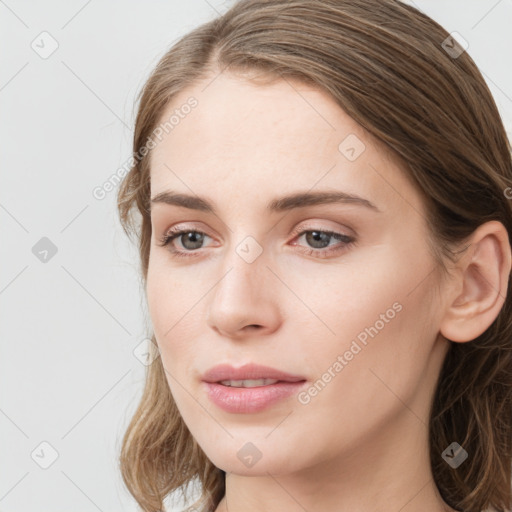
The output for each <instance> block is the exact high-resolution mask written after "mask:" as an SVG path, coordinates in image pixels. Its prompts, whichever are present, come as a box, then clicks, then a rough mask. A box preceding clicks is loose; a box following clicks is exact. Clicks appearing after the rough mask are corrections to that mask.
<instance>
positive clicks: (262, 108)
mask: <svg viewBox="0 0 512 512" xmlns="http://www.w3.org/2000/svg"><path fill="white" fill-rule="evenodd" d="M191 97H193V98H195V100H196V102H197V104H196V106H195V107H194V108H193V109H183V110H184V111H185V110H186V112H188V113H187V114H183V113H182V115H180V116H179V122H178V123H177V124H175V125H174V126H173V127H172V129H170V130H169V131H168V133H165V134H164V135H163V137H162V140H161V141H160V142H158V143H157V145H156V147H154V149H152V151H151V153H150V166H151V193H152V196H154V195H155V194H156V193H160V192H162V191H164V190H166V189H172V190H178V191H181V192H186V193H192V194H193V193H196V194H198V195H201V196H204V195H210V196H211V192H212V191H213V190H218V189H221V190H223V189H226V188H229V189H231V190H233V191H239V196H238V197H240V198H242V197H245V198H247V197H248V194H249V195H251V196H254V195H260V196H261V195H272V196H275V195H276V194H275V192H276V190H277V189H285V188H286V189H289V190H295V189H301V190H303V189H311V188H313V187H319V188H322V189H325V188H335V189H342V190H344V191H346V192H349V193H350V192H352V193H354V194H358V195H361V194H362V193H364V194H366V195H372V196H373V197H375V198H377V197H383V196H387V197H388V198H389V199H391V200H393V198H392V196H393V195H396V193H397V192H396V187H398V188H403V187H404V186H405V187H407V186H408V184H407V183H404V181H405V180H404V176H400V175H398V174H397V171H398V165H397V163H396V162H395V161H392V159H391V157H390V152H389V151H386V150H385V149H384V148H385V146H384V145H383V144H381V143H379V142H378V141H377V140H376V139H375V138H374V137H372V136H371V135H370V134H369V133H368V132H366V130H364V129H363V127H361V126H360V125H359V124H358V123H357V122H356V121H354V120H353V119H352V118H351V117H350V116H348V115H347V114H346V112H345V111H344V110H343V109H342V108H341V107H340V106H339V105H338V104H337V103H336V102H335V100H334V99H333V98H332V97H331V96H330V95H329V94H327V93H326V92H324V91H322V90H320V89H317V88H314V87H312V86H311V85H306V84H304V83H301V82H298V81H291V80H288V79H287V80H277V81H275V82H273V83H271V84H267V85H260V84H254V83H251V82H249V81H248V80H245V79H243V78H240V77H238V76H234V75H231V74H224V73H223V74H220V75H218V76H216V77H214V78H213V79H212V78H209V79H207V80H204V81H202V82H199V83H197V84H195V85H194V86H191V87H189V88H187V89H186V90H183V91H181V93H180V94H179V95H177V96H175V97H174V98H173V100H172V102H171V104H170V105H169V106H168V107H167V109H166V111H165V112H164V113H162V115H161V118H160V120H161V122H162V123H165V121H166V120H168V119H169V118H170V117H171V116H172V115H173V113H175V114H176V113H177V112H176V111H178V113H179V111H180V108H181V107H182V106H183V105H185V104H186V103H187V99H189V98H191ZM175 117H176V116H175ZM354 156H355V158H354ZM393 168H396V170H395V171H394V173H395V176H393V177H392V178H393V179H392V181H393V182H394V185H395V187H394V188H395V191H393V187H390V186H389V185H388V186H385V185H384V183H383V179H385V177H383V175H382V173H383V172H384V173H385V174H390V173H393ZM397 180H398V182H397ZM267 192H268V194H267ZM409 192H410V191H409ZM231 199H233V197H232V198H231ZM221 200H222V199H221ZM395 200H396V198H395ZM376 201H377V199H376Z"/></svg>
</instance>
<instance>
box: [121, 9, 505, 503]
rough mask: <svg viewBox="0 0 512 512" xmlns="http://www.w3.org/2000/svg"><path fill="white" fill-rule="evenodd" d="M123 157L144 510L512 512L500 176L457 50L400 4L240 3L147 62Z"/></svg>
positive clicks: (135, 434)
mask: <svg viewBox="0 0 512 512" xmlns="http://www.w3.org/2000/svg"><path fill="white" fill-rule="evenodd" d="M133 148H134V153H135V155H134V165H133V167H132V169H131V170H130V172H129V174H128V175H127V176H126V178H125V180H124V181H123V183H122V185H121V188H120V190H119V196H118V204H119V211H120V217H121V221H122V223H123V226H124V229H125V231H126V232H127V233H128V234H132V233H135V234H136V235H137V236H138V243H139V249H140V257H141V273H142V278H143V282H144V285H145V289H146V292H147V299H148V306H149V313H150V316H151V321H152V324H153V325H152V327H153V331H154V332H153V334H152V339H153V341H154V343H155V344H156V346H157V347H158V349H156V348H154V354H153V358H154V361H153V363H152V364H151V365H149V366H148V373H147V380H146V386H145V390H144V394H143V396H142V399H141V402H140V404H139V407H138V409H137V411H136V413H135V415H134V417H133V419H132V421H131V423H130V425H129V427H128V430H127V432H126V433H125V436H124V439H123V446H122V453H121V454H120V463H121V466H120V468H121V472H122V475H123V478H124V481H125V483H126V485H127V487H128V489H129V490H130V492H131V493H132V494H133V496H134V497H135V499H136V500H137V502H138V503H139V505H140V506H141V507H142V509H143V510H144V511H147V512H149V511H155V510H160V509H161V508H162V507H163V500H164V498H165V497H166V496H167V495H168V494H169V493H170V492H171V491H175V490H181V491H184V492H186V490H187V487H188V485H189V484H192V483H199V484H200V492H201V496H200V498H201V499H200V500H199V501H198V502H197V503H196V504H195V507H196V508H194V510H206V511H216V512H224V511H229V512H240V511H244V512H247V511H249V512H251V511H256V510H258V511H261V510H265V511H267V512H274V511H283V510H286V511H302V510H308V511H320V510H321V511H323V512H326V511H345V510H347V511H348V510H350V511H351V512H358V511H363V510H382V511H393V512H394V511H398V510H401V511H403V512H415V511H424V510H429V512H437V511H442V510H460V511H471V512H473V511H481V510H484V509H487V508H492V509H495V510H499V511H505V510H508V509H509V508H510V506H511V503H512V500H511V486H510V481H511V462H512V447H511V428H512V408H511V396H512V391H511V389H512V388H511V386H512V380H511V379H512V355H511V341H510V340H511V337H512V322H511V319H512V316H511V315H512V310H511V300H512V299H511V298H510V294H509V293H508V286H509V277H510V270H511V247H510V242H509V239H510V235H511V233H512V211H511V208H510V201H509V199H508V198H507V197H510V194H507V190H512V189H509V187H510V186H511V184H512V161H511V152H510V146H509V143H508V140H507V138H506V134H505V130H504V127H503V124H502V121H501V119H500V116H499V113H498V110H497V108H496V105H495V103H494V101H493V98H492V96H491V94H490V92H489V90H488V88H487V86H486V84H485V82H484V80H483V78H482V76H481V74H480V72H479V71H478V69H477V68H476V66H475V64H474V62H473V60H472V59H471V58H470V57H469V55H468V53H467V52H466V51H464V46H463V45H461V44H460V43H458V42H457V41H456V40H455V39H453V38H452V37H451V36H450V35H449V34H448V33H447V32H446V31H445V30H444V29H443V28H442V27H441V26H439V25H438V24H437V23H435V22H434V21H433V20H431V19H430V18H428V17H427V16H426V15H424V14H422V13H421V12H419V11H418V10H416V9H414V8H412V7H410V6H407V5H404V4H402V3H400V2H398V1H395V0H384V1H383V0H328V1H321V2H320V1H315V0H291V1H288V0H268V1H267V0H265V1H261V0H247V1H241V2H238V3H236V4H235V5H234V6H233V7H232V8H231V9H230V10H229V11H227V12H226V13H225V14H224V15H222V16H221V17H219V18H218V19H215V20H213V21H211V22H209V23H205V24H204V25H202V26H200V27H199V28H197V29H195V30H193V31H192V32H191V33H189V34H187V35H186V36H185V37H183V38H182V39H181V40H180V41H179V42H178V43H176V44H175V45H174V46H173V47H172V48H171V49H170V50H169V51H168V52H167V54H166V55H164V57H163V58H162V59H161V61H160V62H159V64H158V66H157V67H156V69H155V70H154V72H153V73H152V75H151V76H150V78H149V79H148V81H147V83H146V84H145V86H144V88H143V90H142V91H141V98H140V105H139V111H138V115H137V120H136V126H135V135H134V145H133ZM132 214H136V215H137V221H136V217H135V216H134V215H132ZM138 220H140V223H139V222H138ZM159 355H160V356H161V357H158V356H159Z"/></svg>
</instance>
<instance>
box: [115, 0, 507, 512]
mask: <svg viewBox="0 0 512 512" xmlns="http://www.w3.org/2000/svg"><path fill="white" fill-rule="evenodd" d="M448 37H449V34H448V32H447V31H446V30H445V29H444V28H442V27H441V26H440V25H438V24H437V23H436V22H435V21H433V20H432V19H430V18H429V17H428V16H426V15H425V14H423V13H421V12H420V11H418V10H416V9H414V8H413V7H410V6H408V5H405V4H402V3H400V2H399V1H398V0H322V1H319V0H245V1H244V0H242V1H239V2H238V3H236V4H234V5H233V6H232V7H231V8H230V9H229V10H228V11H227V12H226V13H225V14H223V15H222V16H220V17H218V18H217V19H214V20H212V21H210V22H207V23H205V24H203V25H201V26H199V27H198V28H196V29H194V30H193V31H192V32H190V33H188V34H187V35H185V36H184V37H183V38H181V40H179V41H178V42H177V43H176V44H175V45H174V46H173V47H172V48H171V49H170V50H169V51H168V52H167V53H166V54H165V55H164V56H163V57H162V58H161V60H160V62H159V63H158V65H157V67H156V69H155V70H154V71H153V73H152V74H151V76H150V77H149V79H148V80H147V82H146V84H145V86H144V87H143V90H141V92H140V94H139V97H138V98H137V99H138V100H139V99H140V105H139V110H138V115H137V118H136V124H135V133H134V140H133V151H134V153H135V154H136V155H139V154H140V151H141V148H143V147H144V145H145V144H146V143H147V140H148V138H149V137H150V136H151V133H152V131H153V130H154V129H155V128H156V127H157V125H158V123H159V121H160V118H161V116H162V114H163V112H164V110H165V108H166V106H167V105H168V104H169V102H171V101H172V100H173V97H174V96H175V95H176V94H177V93H179V92H180V91H182V90H183V89H185V88H186V87H187V86H189V85H191V84H193V83H195V82H196V81H198V80H200V79H204V78H205V77H214V76H215V75H216V74H218V73H220V72H221V71H224V70H225V69H229V71H232V72H233V73H236V72H238V73H240V74H241V73H245V72H247V71H250V70H254V71H259V72H261V73H262V76H265V77H266V78H268V79H272V80H274V79H280V78H283V79H287V78H290V79H298V80H301V81H302V82H304V83H306V84H312V85H314V86H316V87H317V88H319V89H322V90H324V91H327V93H329V94H330V95H331V96H332V97H333V98H334V99H335V100H336V102H337V103H338V104H339V105H340V107H341V108H342V109H344V110H345V112H347V113H348V115H350V116H351V117H352V118H353V119H354V120H355V121H357V122H358V123H359V124H360V125H362V126H363V127H364V128H365V129H366V130H367V131H368V132H369V133H370V134H371V135H372V136H374V137H376V138H377V139H378V140H380V141H381V142H382V143H383V144H384V145H385V147H387V148H389V149H390V151H391V152H392V153H393V154H394V155H396V157H397V158H399V159H400V161H402V162H404V163H405V166H406V169H407V171H408V175H409V176H410V178H411V179H412V181H413V183H414V184H415V185H416V186H417V187H418V189H419V190H420V191H421V193H422V196H423V197H424V199H425V202H426V204H427V205H428V219H427V222H428V225H429V229H430V231H431V235H432V236H433V239H434V240H435V241H436V251H438V252H437V254H438V256H439V258H436V259H437V260H438V262H439V263H440V268H443V269H444V270H446V268H447V267H446V266H445V264H446V262H447V261H450V260H451V261H454V260H453V258H454V254H455V253H454V252H453V251H452V249H453V247H455V245H454V244H458V243H460V242H462V241H464V240H465V239H466V238H467V237H468V236H470V235H471V234H472V233H473V231H474V230H475V229H476V228H477V227H478V226H479V225H480V224H482V223H484V222H486V221H489V220H497V221H500V222H502V223H503V225H504V226H505V228H506V230H507V232H508V235H509V238H510V239H511V240H512V211H511V206H510V202H509V201H508V200H507V198H506V197H505V194H504V191H505V190H506V189H507V187H509V186H510V185H511V183H512V159H511V148H510V143H509V141H508V139H507V135H506V132H505V129H504V126H503V123H502V120H501V118H500V115H499V112H498V110H497V107H496V104H495V102H494V100H493V97H492V95H491V93H490V91H489V89H488V87H487V85H486V83H485V81H484V79H483V77H482V75H481V74H480V72H479V70H478V68H477V67H476V65H475V63H474V62H473V60H472V59H471V58H470V56H469V55H468V53H467V52H463V53H461V54H460V55H457V54H454V53H453V51H450V48H453V47H455V49H457V48H458V45H457V43H456V42H455V43H454V42H453V40H449V39H448V40H447V38H448ZM447 42H448V44H447ZM260 83H263V82H260ZM117 199H118V208H119V214H120V218H121V222H122V225H123V228H124V230H125V232H126V233H127V234H128V235H129V236H130V235H131V234H133V233H135V234H136V235H137V238H138V246H139V251H140V258H141V273H142V278H143V280H144V282H145V281H146V278H147V270H148V261H149V247H150V246H149V244H150V238H151V223H150V215H149V199H150V169H149V154H146V155H145V156H143V157H139V158H138V159H137V161H134V163H133V166H132V168H131V170H130V172H129V173H128V175H127V176H126V177H125V179H124V181H123V182H122V183H121V186H120V189H119V192H118V198H117ZM133 214H137V215H136V217H137V220H138V221H140V224H139V223H138V222H135V218H134V215H133ZM509 286H510V284H509ZM511 319H512V296H511V294H508V295H507V297H506V300H505V303H504V305H503V307H502V309H501V311H500V313H499V314H498V316H497V318H496V319H495V321H494V322H493V324H492V325H491V326H490V327H489V328H488V329H487V330H486V331H485V332H484V333H483V334H482V335H481V336H479V337H478V338H476V339H475V340H472V341H471V342H469V343H454V342H450V348H449V351H448V353H447V356H446V359H445V361H444V365H443V367H442V369H441V372H440V375H439V379H438V384H437V388H436V391H435V394H434V396H433V399H432V404H431V405H432V408H431V417H430V422H429V442H430V458H431V465H432V472H433V475H434V480H435V483H436V485H437V487H438V489H439V492H440V494H441V496H442V497H443V499H444V500H445V501H446V502H447V503H448V504H449V505H450V506H452V507H453V508H456V509H458V510H464V511H468V512H477V511H478V512H480V511H481V510H483V509H485V508H490V507H493V508H494V509H495V510H497V511H502V512H504V511H505V510H509V509H510V507H511V501H512V500H511V463H512V446H511V444H512V443H511V440H512V403H511V397H512V343H511V340H512V321H511ZM152 339H153V341H155V340H154V335H153V338H152ZM453 441H457V442H458V443H459V444H460V445H462V447H463V448H464V449H465V450H466V451H467V452H468V454H469V458H468V460H466V461H465V462H464V463H463V464H461V465H460V466H459V467H458V468H457V469H453V468H451V467H450V466H449V465H448V464H447V463H446V462H445V461H444V460H443V458H442V456H441V454H442V452H443V450H445V449H446V448H447V447H448V446H449V445H450V444H451V443H452V442H453ZM120 469H121V473H122V476H123V479H124V482H125V484H126V486H127V487H128V489H129V491H130V492H131V494H132V495H133V496H134V497H135V499H136V500H137V502H138V503H139V505H140V506H141V507H142V509H143V510H144V511H145V512H153V511H156V510H160V509H161V508H162V507H163V499H164V498H165V497H166V496H167V495H168V494H169V493H170V492H171V491H174V490H182V491H183V492H186V489H187V488H188V484H189V483H191V482H193V481H197V482H200V484H201V492H202V494H201V498H202V500H201V501H200V502H199V503H200V504H201V505H204V506H205V507H206V508H205V510H208V511H210V510H214V509H215V508H216V506H217V504H218V503H219V501H220V500H221V498H222V496H223V495H224V492H225V487H224V486H225V482H224V477H225V473H224V472H223V471H222V470H220V469H219V468H217V467H215V466H214V465H213V464H212V463H211V462H210V461H209V460H208V458H207V457H206V456H205V454H204V453H203V451H202V450H201V449H200V448H199V446H198V445H197V444H196V442H195V440H194V438H193V437H192V435H191V434H190V432H189V430H188V429H187V427H186V426H185V424H184V422H183V420H182V418H181V416H180V413H179V411H178V409H177V407H176V405H175V403H174V401H173V398H172V395H171V393H170V391H169V387H168V383H167V380H166V377H165V370H164V368H163V366H162V361H161V358H157V359H156V360H155V361H154V363H153V364H152V365H150V366H148V367H147V374H146V384H145V389H144V392H143V396H142V399H141V401H140V403H139V406H138V409H137V410H136V412H135V414H134V416H133V418H132V419H131V422H130V424H129V426H128V429H127V431H126V433H125V435H124V438H123V442H122V449H121V454H120Z"/></svg>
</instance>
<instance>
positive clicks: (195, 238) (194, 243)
mask: <svg viewBox="0 0 512 512" xmlns="http://www.w3.org/2000/svg"><path fill="white" fill-rule="evenodd" d="M185 235H187V236H185ZM205 236H206V237H208V235H207V234H206V233H203V232H202V231H196V230H193V229H179V228H171V229H170V230H169V231H168V232H167V233H166V234H165V235H164V236H163V237H162V238H161V239H160V244H159V245H160V247H164V246H169V251H170V252H171V254H172V255H173V256H176V257H190V256H192V255H190V254H186V253H187V252H194V251H196V250H197V249H200V248H201V244H202V242H203V240H204V237H205ZM176 238H179V240H180V242H181V243H182V245H183V247H184V248H185V249H187V251H181V250H179V249H176V248H175V247H174V245H173V243H172V242H174V240H175V239H176ZM208 238H210V237H208Z"/></svg>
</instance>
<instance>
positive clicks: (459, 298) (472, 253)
mask: <svg viewBox="0 0 512 512" xmlns="http://www.w3.org/2000/svg"><path fill="white" fill-rule="evenodd" d="M468 243H469V247H468V248H467V250H466V251H465V254H463V256H462V257H461V258H460V259H459V261H458V262H457V264H456V265H457V267H458V268H457V270H458V273H457V277H456V282H455V285H456V286H455V287H452V288H451V290H452V293H453V297H450V298H449V301H448V302H447V309H446V311H445V315H444V317H443V319H442V321H441V324H440V327H439V330H440V333H441V334H442V335H443V336H444V337H445V338H447V339H448V340H451V341H454V342H465V341H471V340H473V339H475V338H477V337H478V336H480V335H481V334H482V333H483V332H485V330H486V329H487V328H488V327H489V326H490V325H491V324H492V323H493V322H494V320H495V319H496V317H497V316H498V313H499V312H500V310H501V308H502V307H503V304H504V302H505V297H506V294H507V288H508V279H509V275H510V271H511V265H512V256H511V248H510V242H509V237H508V233H507V230H506V229H505V227H504V226H503V224H502V223H501V222H498V221H489V222H486V223H485V224H482V225H481V226H479V227H478V228H477V229H476V230H475V231H474V233H473V234H472V235H471V237H470V239H469V241H468ZM453 290H455V292H453Z"/></svg>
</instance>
